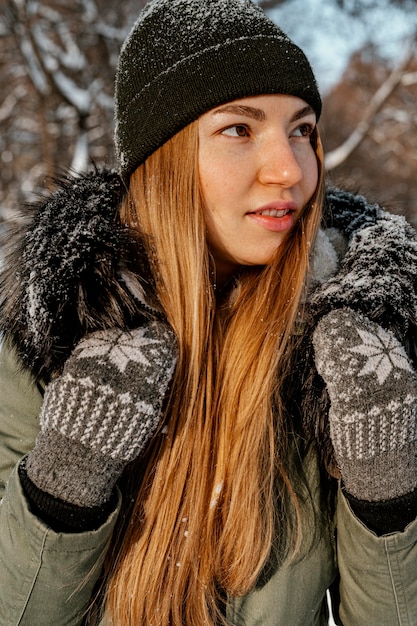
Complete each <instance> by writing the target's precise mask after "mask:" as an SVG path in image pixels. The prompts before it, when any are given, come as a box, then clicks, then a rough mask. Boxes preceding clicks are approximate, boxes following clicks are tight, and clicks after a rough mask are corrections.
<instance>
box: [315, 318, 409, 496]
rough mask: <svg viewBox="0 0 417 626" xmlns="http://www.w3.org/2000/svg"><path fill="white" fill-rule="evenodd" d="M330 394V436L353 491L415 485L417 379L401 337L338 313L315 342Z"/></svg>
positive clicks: (398, 491)
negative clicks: (401, 342) (399, 339)
mask: <svg viewBox="0 0 417 626" xmlns="http://www.w3.org/2000/svg"><path fill="white" fill-rule="evenodd" d="M313 342H314V348H315V362H316V366H317V370H318V372H319V373H320V375H321V376H322V378H323V379H324V381H325V383H326V386H327V390H328V393H329V397H330V403H331V404H330V409H329V421H330V435H331V439H332V443H333V447H334V452H335V458H336V460H337V462H338V464H339V467H340V470H341V473H342V477H343V479H344V482H345V484H346V486H347V488H348V490H349V491H350V492H351V493H352V494H353V495H355V496H357V497H359V498H363V499H367V500H381V499H388V498H392V497H396V496H399V495H402V494H404V493H407V492H409V491H412V490H413V489H414V488H415V486H416V484H417V467H416V458H415V456H416V455H415V452H416V440H417V432H416V415H417V376H416V373H415V372H414V369H413V367H412V365H411V362H410V360H409V358H408V356H407V354H406V352H405V350H404V348H403V346H402V345H401V344H400V343H399V341H398V340H397V339H396V337H395V336H394V335H393V334H392V333H390V332H388V331H386V330H385V329H383V328H382V327H381V326H379V325H377V324H375V323H374V322H371V321H370V320H369V319H368V318H366V317H365V316H364V315H362V314H360V313H357V312H355V311H353V310H350V309H339V310H334V311H332V312H331V313H329V314H328V315H326V316H325V317H324V318H323V319H322V320H321V321H320V322H319V324H318V326H317V328H316V330H315V332H314V337H313Z"/></svg>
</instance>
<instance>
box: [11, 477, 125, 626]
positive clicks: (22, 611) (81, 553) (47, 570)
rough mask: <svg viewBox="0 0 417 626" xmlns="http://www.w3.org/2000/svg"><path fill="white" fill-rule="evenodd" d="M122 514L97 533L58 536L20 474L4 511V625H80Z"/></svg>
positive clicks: (14, 480)
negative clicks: (33, 507) (30, 501)
mask: <svg viewBox="0 0 417 626" xmlns="http://www.w3.org/2000/svg"><path fill="white" fill-rule="evenodd" d="M119 509H120V496H119V503H118V507H117V508H116V510H115V511H114V512H113V513H112V514H111V515H110V516H109V518H108V519H107V520H106V522H105V523H104V524H103V525H102V526H101V527H100V528H99V529H97V530H95V531H90V532H86V533H76V534H70V533H55V532H54V531H53V530H51V529H50V528H49V527H48V526H47V525H46V524H44V523H43V522H42V521H41V520H39V519H38V518H37V517H35V516H34V515H33V514H32V513H31V512H30V509H29V507H28V505H27V501H26V499H25V496H24V494H23V491H22V487H21V484H20V481H19V476H18V472H17V470H14V471H13V472H12V474H11V476H10V478H9V480H8V483H7V487H6V493H5V496H4V498H3V501H2V504H1V506H0V571H1V585H0V615H1V616H2V617H1V624H2V626H33V624H51V625H52V624H54V625H57V624H59V626H81V624H83V620H84V615H85V611H86V609H87V608H88V606H89V603H90V601H91V597H92V594H93V590H94V587H95V585H96V583H97V580H98V578H99V576H100V573H101V567H102V564H103V560H104V555H105V553H106V549H107V547H108V542H109V540H110V537H111V533H112V530H113V528H114V524H115V522H116V519H117V515H118V512H119Z"/></svg>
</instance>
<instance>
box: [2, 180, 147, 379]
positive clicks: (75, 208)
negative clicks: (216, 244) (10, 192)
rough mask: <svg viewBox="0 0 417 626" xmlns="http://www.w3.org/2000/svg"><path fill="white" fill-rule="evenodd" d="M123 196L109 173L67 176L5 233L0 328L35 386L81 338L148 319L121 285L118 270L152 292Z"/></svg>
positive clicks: (55, 369)
mask: <svg viewBox="0 0 417 626" xmlns="http://www.w3.org/2000/svg"><path fill="white" fill-rule="evenodd" d="M123 193H124V186H123V183H122V181H121V179H120V178H119V176H118V175H117V174H116V173H115V172H112V171H108V170H102V171H97V170H95V171H93V172H91V173H89V174H87V175H85V176H81V177H77V178H72V177H67V178H65V179H63V180H61V181H59V184H58V186H57V189H56V191H55V192H54V193H52V194H51V195H50V196H49V197H47V198H42V199H40V200H39V201H38V202H36V203H34V204H32V205H28V206H26V207H24V209H23V211H22V215H21V216H20V218H19V220H18V221H17V222H15V223H14V224H13V226H12V227H10V228H9V229H8V231H7V233H6V237H5V243H4V245H3V249H4V250H5V255H4V269H3V271H2V275H1V283H0V328H1V330H2V332H4V333H7V334H9V335H11V336H12V337H13V341H14V344H15V345H16V347H17V350H18V353H19V355H20V357H21V358H22V360H23V362H24V363H25V364H26V365H27V366H28V367H29V368H30V369H31V371H32V373H33V374H34V376H35V377H36V378H37V379H43V380H44V381H45V382H47V381H48V380H49V379H50V378H51V377H53V376H55V375H56V374H58V373H59V372H60V371H61V369H62V366H63V363H64V362H65V360H66V359H67V358H68V356H69V354H70V352H71V351H72V349H73V347H74V345H75V343H76V342H77V341H78V340H79V338H80V337H81V336H82V335H83V334H85V333H86V332H89V331H93V330H98V329H101V328H105V327H109V326H117V327H122V328H125V327H126V328H128V327H130V326H132V325H134V324H135V323H137V322H138V317H140V316H141V315H143V314H145V315H148V314H149V311H147V310H146V307H145V306H142V305H141V306H139V303H138V301H137V299H136V298H135V297H134V296H133V294H132V292H131V290H129V289H128V288H127V287H126V284H125V283H124V282H123V280H122V279H121V270H122V269H124V271H125V273H126V272H127V273H128V274H129V276H130V277H132V276H134V277H135V278H134V279H135V280H140V283H141V287H142V288H143V287H145V288H146V289H147V290H149V291H151V284H150V282H149V281H150V272H149V268H148V263H147V259H146V256H145V255H144V254H143V252H142V250H143V248H142V246H141V242H140V241H139V240H138V239H137V238H135V237H134V236H133V235H132V233H130V232H128V231H127V229H126V228H124V227H123V226H122V225H121V224H120V221H119V218H118V211H117V208H118V206H119V203H120V201H121V199H122V197H123Z"/></svg>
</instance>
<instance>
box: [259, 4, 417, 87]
mask: <svg viewBox="0 0 417 626" xmlns="http://www.w3.org/2000/svg"><path fill="white" fill-rule="evenodd" d="M362 3H363V5H367V4H368V5H369V8H367V9H366V11H365V13H364V14H363V15H362V17H361V19H359V18H353V17H350V16H348V15H346V13H344V12H342V11H341V10H340V9H338V8H337V6H336V2H335V0H287V2H285V3H284V5H282V6H281V7H278V8H276V9H274V10H273V11H270V12H269V15H270V17H271V18H272V19H273V20H274V21H275V22H276V23H277V24H279V25H280V26H281V27H282V28H283V30H284V31H285V32H286V33H287V34H288V35H289V36H290V37H291V38H292V39H293V40H294V41H295V43H297V44H298V45H299V46H300V47H301V48H303V50H304V51H305V52H306V54H307V56H308V57H309V59H310V62H311V64H312V65H313V68H314V71H315V73H316V76H317V80H318V82H319V85H320V88H321V90H322V91H323V92H326V91H327V90H328V89H329V88H331V87H332V86H333V85H334V84H335V83H336V82H338V80H339V78H340V76H341V74H342V72H343V70H344V69H345V67H346V64H347V62H348V61H349V58H350V56H351V54H352V53H353V52H354V51H355V50H357V49H359V48H361V47H362V46H363V45H365V44H366V43H367V42H369V41H372V43H374V44H375V45H376V46H377V47H378V50H379V53H380V54H381V56H383V57H386V58H389V59H395V58H398V57H399V56H400V55H401V54H404V53H405V42H406V40H407V39H408V38H409V37H410V36H411V35H412V34H413V33H415V32H416V30H417V3H416V5H415V7H414V8H413V9H412V10H409V11H404V10H401V9H398V8H395V7H393V6H392V5H390V3H389V1H388V0H380V1H379V2H378V3H375V2H374V0H362ZM375 4H377V6H371V5H375Z"/></svg>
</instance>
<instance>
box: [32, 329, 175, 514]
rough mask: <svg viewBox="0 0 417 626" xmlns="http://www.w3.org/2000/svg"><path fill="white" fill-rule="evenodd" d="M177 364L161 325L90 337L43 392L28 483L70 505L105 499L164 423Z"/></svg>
mask: <svg viewBox="0 0 417 626" xmlns="http://www.w3.org/2000/svg"><path fill="white" fill-rule="evenodd" d="M176 359H177V346H176V339H175V335H174V333H173V332H172V331H171V329H169V328H168V327H167V326H166V325H165V324H161V323H159V322H152V323H149V324H147V325H145V326H143V327H141V328H137V329H134V330H130V331H122V330H119V329H109V330H103V331H97V332H94V333H92V334H90V335H87V336H85V337H84V338H83V339H82V340H81V341H80V343H79V344H78V345H77V346H76V348H75V349H74V351H73V353H72V354H71V356H70V357H69V359H68V360H67V362H66V363H65V366H64V369H63V372H62V374H61V376H59V377H58V378H56V379H55V380H54V381H52V382H51V383H50V384H49V385H48V386H47V388H46V391H45V398H44V403H43V406H42V411H41V432H40V434H39V436H38V438H37V440H36V444H35V447H34V449H33V450H32V451H31V452H30V454H29V455H28V458H27V460H26V471H27V475H28V477H29V478H30V480H31V481H32V482H33V483H34V484H35V485H36V486H37V487H38V488H39V489H41V490H43V491H45V492H47V493H49V494H51V495H52V496H54V497H56V498H59V499H60V500H63V501H65V502H68V503H71V504H76V505H78V506H83V507H93V506H100V505H101V504H103V503H104V502H106V501H107V500H108V499H109V498H110V495H111V493H112V490H113V488H114V485H115V483H116V481H117V479H118V478H119V476H120V474H121V472H122V470H123V468H124V466H125V465H126V464H128V463H129V462H130V461H133V460H134V459H135V458H136V457H138V456H139V455H140V453H141V452H142V451H143V449H144V448H145V446H146V444H147V443H148V441H149V439H150V438H151V437H152V435H153V434H154V433H155V431H156V429H157V427H158V424H159V423H160V420H161V417H162V408H163V401H164V397H165V395H166V392H167V388H168V385H169V383H170V381H171V378H172V375H173V372H174V368H175V363H176Z"/></svg>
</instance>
